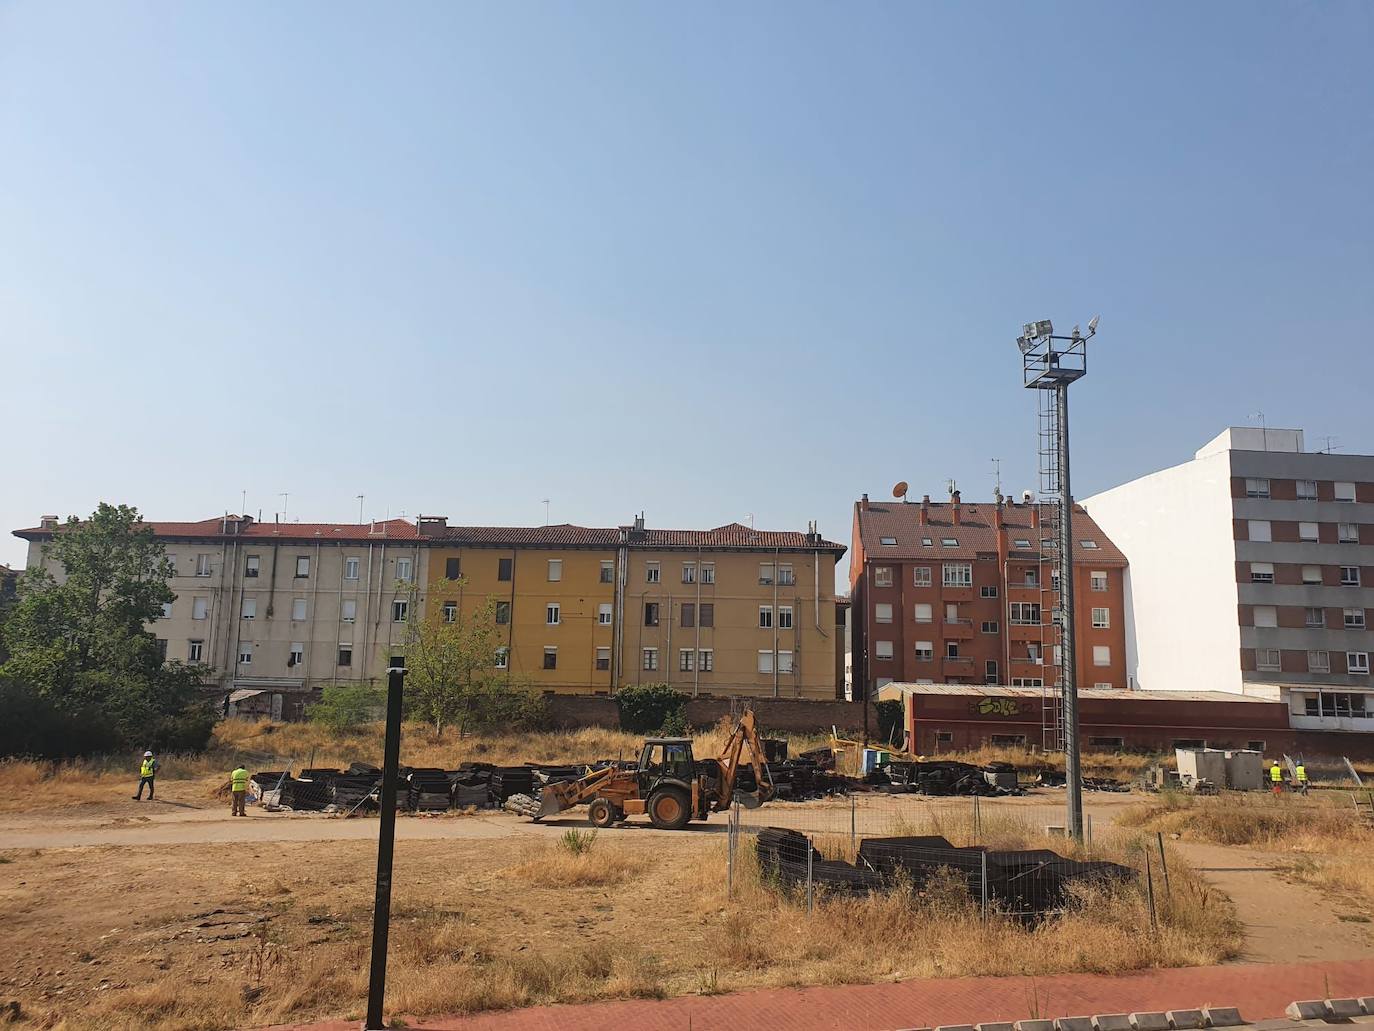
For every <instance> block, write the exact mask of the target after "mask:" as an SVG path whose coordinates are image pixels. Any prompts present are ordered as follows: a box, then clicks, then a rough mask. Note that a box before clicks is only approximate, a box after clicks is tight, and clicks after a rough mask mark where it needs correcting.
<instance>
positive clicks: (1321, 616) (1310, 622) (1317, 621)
mask: <svg viewBox="0 0 1374 1031" xmlns="http://www.w3.org/2000/svg"><path fill="white" fill-rule="evenodd" d="M1305 623H1306V625H1307V626H1326V609H1316V608H1309V609H1308V610H1307V619H1306V621H1305Z"/></svg>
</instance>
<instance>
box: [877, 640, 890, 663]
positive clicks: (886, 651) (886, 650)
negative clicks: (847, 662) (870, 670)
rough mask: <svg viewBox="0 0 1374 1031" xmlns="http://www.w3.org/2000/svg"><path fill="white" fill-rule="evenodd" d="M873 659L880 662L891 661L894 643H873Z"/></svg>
mask: <svg viewBox="0 0 1374 1031" xmlns="http://www.w3.org/2000/svg"><path fill="white" fill-rule="evenodd" d="M873 657H874V658H875V659H879V660H883V661H886V660H888V659H891V658H892V642H891V641H874V642H873Z"/></svg>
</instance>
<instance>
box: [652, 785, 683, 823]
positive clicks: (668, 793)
mask: <svg viewBox="0 0 1374 1031" xmlns="http://www.w3.org/2000/svg"><path fill="white" fill-rule="evenodd" d="M648 810H649V822H650V823H652V824H653V825H654V826H655V827H657V828H658V829H659V830H661V831H680V830H682V828H683V827H686V826H687V821H688V820H690V819H691V818H692V803H691V800H690V799H689V798H688V797H687V792H685V791H683V790H682V789H681V788H660V789H659V790H657V791H655V792H654V793H653V794H652V795H650V796H649V805H648Z"/></svg>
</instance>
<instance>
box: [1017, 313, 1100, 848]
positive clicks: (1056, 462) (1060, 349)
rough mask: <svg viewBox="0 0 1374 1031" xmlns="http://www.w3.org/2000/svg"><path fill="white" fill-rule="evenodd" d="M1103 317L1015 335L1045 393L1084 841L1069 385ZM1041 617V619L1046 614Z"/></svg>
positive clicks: (1076, 801)
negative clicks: (1068, 329) (1063, 332)
mask: <svg viewBox="0 0 1374 1031" xmlns="http://www.w3.org/2000/svg"><path fill="white" fill-rule="evenodd" d="M1098 318H1099V316H1096V315H1094V316H1093V317H1092V319H1091V321H1089V322H1088V334H1087V336H1084V335H1083V334H1082V333H1080V332H1079V330H1078V327H1077V326H1074V327H1073V332H1072V333H1070V334H1069V335H1068V336H1055V333H1054V325H1053V324H1052V323H1051V322H1050V320H1049V319H1044V320H1043V321H1040V322H1028V323H1026V324H1025V325H1024V326H1023V327H1022V330H1021V335H1020V336H1019V337H1017V338H1016V346H1017V347H1019V348H1020V349H1021V374H1022V382H1023V385H1024V386H1025V387H1026V389H1028V390H1038V391H1041V394H1040V395H1039V396H1040V399H1041V405H1040V414H1041V433H1040V441H1041V446H1040V481H1041V492H1042V494H1045V495H1048V496H1049V498H1051V499H1052V500H1054V501H1057V502H1058V510H1059V511H1058V515H1059V518H1058V520H1057V522H1058V524H1059V525H1058V526H1057V527H1056V528H1055V529H1056V530H1057V533H1054V534H1051V535H1049V538H1048V540H1045V539H1043V538H1046V534H1045V531H1044V530H1043V529H1042V530H1041V537H1042V541H1041V545H1040V546H1041V551H1042V553H1043V552H1044V551H1045V550H1046V549H1047V548H1053V554H1054V557H1055V565H1056V568H1057V569H1058V570H1059V599H1060V603H1059V606H1058V611H1057V613H1056V614H1055V615H1056V620H1057V622H1058V623H1059V644H1060V648H1059V652H1060V692H1061V695H1062V702H1063V714H1062V739H1063V746H1064V773H1065V778H1064V780H1065V784H1066V786H1067V788H1068V792H1067V794H1068V799H1067V801H1068V810H1069V812H1068V830H1069V834H1070V835H1072V836H1073V838H1074V840H1076V841H1080V842H1081V841H1082V840H1083V775H1082V767H1081V764H1080V762H1079V749H1078V683H1077V673H1078V668H1077V667H1078V661H1077V660H1078V656H1077V655H1076V654H1075V651H1074V644H1075V642H1074V637H1075V634H1074V614H1075V607H1074V583H1073V491H1072V489H1071V486H1070V481H1069V384H1070V383H1072V382H1073V381H1074V380H1077V379H1081V378H1082V377H1083V376H1084V375H1086V374H1087V371H1088V340H1089V339H1090V338H1091V337H1093V336H1095V335H1096V334H1097V322H1098ZM1042 618H1043V617H1042Z"/></svg>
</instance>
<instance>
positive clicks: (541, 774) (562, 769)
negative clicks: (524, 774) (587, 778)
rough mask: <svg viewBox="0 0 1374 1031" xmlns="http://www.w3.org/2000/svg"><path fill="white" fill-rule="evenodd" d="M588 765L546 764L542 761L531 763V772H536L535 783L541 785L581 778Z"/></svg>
mask: <svg viewBox="0 0 1374 1031" xmlns="http://www.w3.org/2000/svg"><path fill="white" fill-rule="evenodd" d="M586 770H587V767H585V766H545V765H543V764H541V763H531V764H530V772H532V773H533V774H534V779H535V783H536V784H537V785H539V786H541V787H542V786H543V785H545V784H563V783H566V782H568V781H570V780H579V779H580V778H581V777H582V776H583V774H584V773H586Z"/></svg>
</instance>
